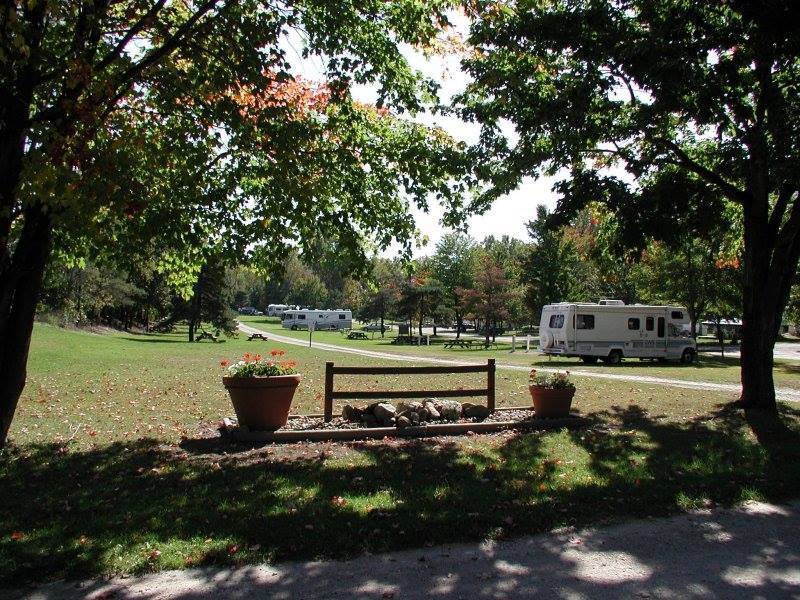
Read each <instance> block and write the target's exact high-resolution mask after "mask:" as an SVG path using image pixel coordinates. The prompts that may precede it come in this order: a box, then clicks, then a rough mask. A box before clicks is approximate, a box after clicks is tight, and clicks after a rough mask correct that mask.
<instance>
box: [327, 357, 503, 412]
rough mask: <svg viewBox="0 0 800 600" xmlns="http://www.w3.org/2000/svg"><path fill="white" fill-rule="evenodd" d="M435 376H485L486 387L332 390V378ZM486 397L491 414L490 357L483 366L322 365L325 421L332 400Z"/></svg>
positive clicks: (492, 370)
mask: <svg viewBox="0 0 800 600" xmlns="http://www.w3.org/2000/svg"><path fill="white" fill-rule="evenodd" d="M437 373H442V374H450V373H486V387H485V388H479V389H469V390H397V391H392V390H378V391H354V390H339V391H335V390H334V389H333V377H334V375H434V374H437ZM461 396H463V397H473V396H486V406H487V407H488V409H489V410H490V411H494V404H495V364H494V359H493V358H490V359H488V360H487V361H486V364H485V365H454V366H450V367H337V366H335V365H334V364H333V363H332V362H326V363H325V410H324V412H325V415H324V416H325V421H330V420H331V419H332V418H333V401H334V400H341V399H350V400H355V399H368V398H376V399H377V398H380V399H383V398H427V397H440V398H458V397H461Z"/></svg>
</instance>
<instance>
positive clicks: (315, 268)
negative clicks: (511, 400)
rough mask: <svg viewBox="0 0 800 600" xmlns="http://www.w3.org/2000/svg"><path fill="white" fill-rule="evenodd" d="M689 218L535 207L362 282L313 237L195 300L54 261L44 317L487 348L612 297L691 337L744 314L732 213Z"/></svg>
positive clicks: (448, 239) (200, 291) (152, 273)
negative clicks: (271, 321) (679, 313)
mask: <svg viewBox="0 0 800 600" xmlns="http://www.w3.org/2000/svg"><path fill="white" fill-rule="evenodd" d="M687 211H689V209H688V208H687V209H686V210H685V211H683V212H681V213H680V214H678V215H677V216H675V217H674V218H675V219H680V220H682V221H687V223H683V224H681V225H680V226H679V225H676V224H675V223H673V222H672V221H669V222H667V220H666V219H661V220H659V222H658V226H657V227H652V228H650V229H648V227H647V225H646V224H645V223H644V222H642V223H640V226H639V227H637V228H635V230H631V231H627V230H626V228H625V227H624V226H623V224H622V223H621V221H620V220H619V218H618V217H617V216H616V215H614V214H613V213H612V212H611V211H609V210H608V209H607V208H606V207H605V206H604V205H602V204H600V203H595V204H592V205H590V206H588V207H587V208H585V209H583V210H581V211H579V212H578V213H577V214H576V216H575V217H574V218H573V219H571V220H570V221H569V222H567V223H565V224H562V225H557V226H553V217H554V215H553V214H552V213H550V212H549V211H548V210H547V209H546V208H545V207H544V206H539V207H538V210H537V215H536V218H535V219H533V220H532V221H530V222H529V223H528V224H527V230H528V233H529V237H528V239H526V240H518V239H514V238H510V237H507V236H506V237H501V238H496V237H493V236H490V237H487V238H486V239H484V240H482V241H476V240H474V239H472V238H471V237H470V236H469V235H467V234H464V233H459V232H451V233H446V234H444V235H443V236H442V237H441V239H440V241H439V242H438V243H437V244H436V245H435V248H434V249H433V251H432V252H430V253H429V254H428V255H426V256H422V257H420V258H417V259H415V260H403V259H400V258H394V259H391V258H383V257H378V256H373V257H372V258H371V259H370V261H369V267H368V270H367V272H366V276H363V277H355V276H353V275H352V274H351V273H350V270H349V265H348V263H347V261H346V260H344V259H343V258H342V257H341V255H339V254H337V253H336V246H335V244H334V243H328V244H327V245H326V244H323V243H322V242H317V243H316V251H315V252H314V254H313V256H315V257H316V259H315V260H312V259H311V258H309V257H306V256H303V254H302V253H301V252H298V251H297V250H292V251H290V252H289V253H288V254H287V257H286V259H285V261H284V262H283V264H282V265H281V266H280V268H276V269H275V270H274V271H272V272H270V273H263V272H260V271H259V270H258V269H256V268H253V267H252V266H248V265H246V264H241V263H235V262H228V263H227V264H226V263H225V262H224V261H223V257H221V256H218V257H217V258H215V259H214V260H210V261H207V262H205V263H204V264H203V265H202V266H201V268H200V272H199V275H198V278H197V281H196V282H195V283H194V285H193V287H192V289H191V292H190V293H189V294H188V295H181V294H179V293H178V292H177V291H175V290H174V289H172V288H170V284H169V282H168V280H167V277H165V276H164V275H163V274H162V273H160V272H159V271H158V270H157V269H155V268H154V267H153V265H154V264H155V261H154V260H151V261H149V262H147V261H143V262H137V263H136V264H135V265H132V266H131V268H129V270H128V271H125V272H123V271H122V270H120V269H117V270H114V269H111V268H109V267H106V268H105V269H103V268H99V267H97V266H94V265H90V266H84V267H79V266H72V267H68V266H67V265H64V264H60V263H58V262H54V263H53V265H52V266H51V268H50V269H48V272H47V276H46V278H45V285H44V291H43V295H42V301H41V306H40V314H41V315H42V317H43V318H47V319H50V320H52V321H55V322H58V323H63V324H72V323H76V324H80V323H103V324H107V325H110V326H114V327H121V328H125V329H128V328H131V327H136V328H141V329H145V330H150V329H156V330H158V329H164V328H171V327H172V326H174V324H175V323H177V322H179V321H185V322H187V323H188V324H189V339H190V340H191V339H194V332H195V331H196V329H197V328H198V327H202V326H203V323H204V322H205V323H206V324H208V325H209V326H211V327H214V328H215V329H218V330H222V331H226V332H232V331H233V330H234V329H235V317H236V309H238V308H241V307H244V306H252V307H255V308H257V309H260V310H262V311H265V310H266V308H267V305H268V304H270V303H274V304H288V305H297V306H306V307H311V308H347V309H350V310H352V311H353V314H354V315H355V316H356V317H357V318H359V319H361V320H362V321H376V322H379V323H380V325H381V331H382V332H383V330H384V329H385V326H386V324H387V322H389V321H392V322H395V321H400V322H406V323H408V325H409V327H410V328H415V329H416V330H417V331H418V332H419V334H420V335H421V334H422V328H423V326H424V325H432V326H433V327H434V334H435V333H436V330H437V328H438V327H441V326H445V327H448V328H450V327H455V328H456V331H457V334H458V335H460V334H461V333H462V332H463V331H464V325H465V321H467V320H468V321H470V322H471V323H473V324H474V326H476V329H477V330H478V331H481V332H483V334H484V335H485V336H486V338H487V339H489V338H490V337H494V336H496V334H497V333H498V332H501V331H505V330H519V329H524V328H528V327H530V326H535V325H538V323H539V315H540V313H541V309H542V307H543V306H544V305H545V304H549V303H553V302H596V301H598V300H599V299H602V298H614V299H619V300H623V301H625V302H626V303H629V304H631V303H637V302H638V303H646V304H680V305H683V306H685V307H686V308H687V310H688V313H689V316H690V319H691V322H692V333H693V334H695V333H696V326H697V324H698V323H699V322H700V321H701V320H704V319H710V320H716V321H720V320H723V319H730V318H736V317H738V316H739V314H740V313H739V298H740V296H741V277H742V270H741V252H742V235H741V232H740V231H739V230H738V229H737V228H736V226H735V222H736V219H735V217H736V215H735V214H720V215H717V216H716V217H715V218H714V219H713V221H711V222H710V223H706V222H704V221H703V219H702V218H701V215H699V214H698V215H695V217H696V220H694V221H693V222H690V221H692V217H691V215H690V214H689V213H688V212H687ZM664 225H667V226H666V227H665V226H664ZM148 265H149V266H148ZM790 316H791V315H790ZM718 329H719V328H718Z"/></svg>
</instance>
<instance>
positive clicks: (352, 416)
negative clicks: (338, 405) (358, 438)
mask: <svg viewBox="0 0 800 600" xmlns="http://www.w3.org/2000/svg"><path fill="white" fill-rule="evenodd" d="M363 415H364V411H363V410H362V409H360V408H356V407H355V406H350V405H349V404H345V406H344V408H342V418H343V419H344V420H345V421H352V422H354V423H358V422H359V421H360V420H361V417H362V416H363Z"/></svg>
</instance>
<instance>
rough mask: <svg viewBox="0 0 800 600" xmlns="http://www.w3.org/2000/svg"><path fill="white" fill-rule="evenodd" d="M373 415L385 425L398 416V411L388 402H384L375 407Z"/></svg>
mask: <svg viewBox="0 0 800 600" xmlns="http://www.w3.org/2000/svg"><path fill="white" fill-rule="evenodd" d="M372 414H374V415H375V418H376V419H377V420H378V421H380V422H382V423H385V422H386V421H388V420H389V419H392V418H394V416H395V415H396V414H397V409H396V408H395V407H394V406H392V405H391V404H389V403H388V402H384V403H381V404H378V405H377V406H376V407H375V410H374V411H372Z"/></svg>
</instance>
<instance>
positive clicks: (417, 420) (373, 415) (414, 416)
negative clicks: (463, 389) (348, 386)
mask: <svg viewBox="0 0 800 600" xmlns="http://www.w3.org/2000/svg"><path fill="white" fill-rule="evenodd" d="M488 416H489V409H488V408H487V407H486V406H482V405H480V404H471V403H469V402H466V403H464V404H461V403H460V402H458V401H456V400H439V399H437V398H427V399H425V400H423V401H422V402H418V401H412V402H398V403H397V406H394V405H393V404H390V403H388V402H375V403H373V404H370V405H369V406H367V407H365V408H358V407H355V406H351V405H347V406H345V407H344V408H343V409H342V419H343V420H344V421H346V422H348V423H352V424H354V425H356V426H367V427H398V428H401V429H402V428H403V427H411V426H417V425H425V424H427V423H433V422H439V423H448V422H449V423H452V422H456V421H459V420H460V419H461V418H462V417H464V418H466V419H470V420H483V419H485V418H487V417H488Z"/></svg>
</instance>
